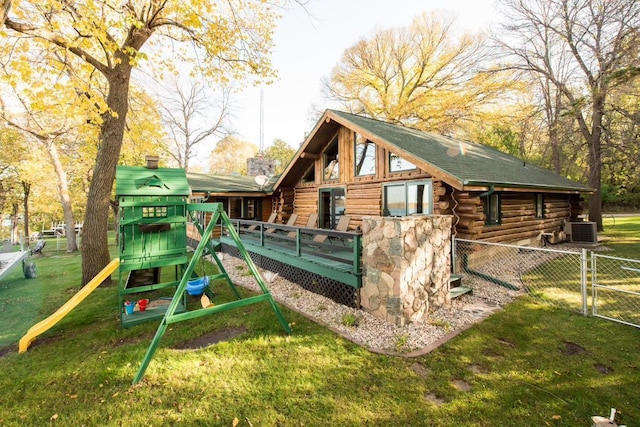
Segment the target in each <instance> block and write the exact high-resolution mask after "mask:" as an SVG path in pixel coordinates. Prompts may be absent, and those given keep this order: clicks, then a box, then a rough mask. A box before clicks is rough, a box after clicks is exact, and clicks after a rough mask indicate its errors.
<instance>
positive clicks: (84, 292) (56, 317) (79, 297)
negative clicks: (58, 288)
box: [18, 258, 120, 353]
mask: <svg viewBox="0 0 640 427" xmlns="http://www.w3.org/2000/svg"><path fill="white" fill-rule="evenodd" d="M119 265H120V259H119V258H116V259H114V260H113V261H111V262H110V263H109V264H107V266H106V267H105V268H103V269H102V271H100V273H98V274H97V275H96V277H94V278H93V279H91V280H90V281H89V283H87V284H86V285H84V286H83V287H82V289H80V290H79V291H78V293H76V294H75V295H74V296H72V297H71V299H70V300H69V301H67V302H66V303H64V305H63V306H62V307H60V308H59V309H58V310H57V311H56V312H55V313H53V314H52V315H51V316H49V317H47V318H46V319H44V320H42V321H41V322H38V323H36V324H35V325H33V326H32V327H31V329H29V330H28V331H27V333H26V334H25V335H24V336H23V337H22V338H20V342H19V343H18V353H24V352H25V351H27V349H28V348H29V346H30V345H31V343H32V342H33V341H34V340H35V339H36V337H37V336H38V335H41V334H43V333H44V332H46V331H48V330H49V329H51V328H52V327H53V326H54V325H55V324H56V323H58V322H59V321H60V320H61V319H62V318H63V317H65V316H66V315H67V314H69V312H70V311H71V310H73V309H74V308H76V307H77V306H78V304H80V303H81V302H82V301H84V299H85V298H86V297H87V296H89V294H90V293H91V292H93V291H94V289H96V288H97V287H98V286H100V284H101V283H102V282H104V281H105V279H106V278H107V277H109V276H111V273H113V272H114V271H116V269H117V268H118V266H119Z"/></svg>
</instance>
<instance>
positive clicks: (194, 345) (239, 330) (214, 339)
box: [173, 326, 248, 350]
mask: <svg viewBox="0 0 640 427" xmlns="http://www.w3.org/2000/svg"><path fill="white" fill-rule="evenodd" d="M247 330H248V329H247V328H246V327H244V326H238V327H235V328H226V329H222V330H220V331H213V332H210V333H208V334H205V335H202V336H200V337H198V338H196V339H193V340H191V341H187V342H183V343H180V344H177V345H175V346H174V347H173V348H174V349H175V350H197V349H199V348H204V347H208V346H210V345H213V344H217V343H219V342H222V341H228V340H230V339H232V338H235V337H237V336H238V335H242V334H244V333H245V332H247Z"/></svg>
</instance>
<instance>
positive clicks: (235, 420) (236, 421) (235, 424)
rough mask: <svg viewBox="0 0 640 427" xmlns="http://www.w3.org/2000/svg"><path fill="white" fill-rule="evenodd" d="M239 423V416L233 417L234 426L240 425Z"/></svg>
mask: <svg viewBox="0 0 640 427" xmlns="http://www.w3.org/2000/svg"><path fill="white" fill-rule="evenodd" d="M238 424H240V420H239V419H238V417H235V418H234V419H233V423H232V424H231V425H232V426H233V427H238Z"/></svg>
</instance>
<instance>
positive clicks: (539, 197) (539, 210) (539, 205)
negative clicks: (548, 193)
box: [534, 193, 544, 218]
mask: <svg viewBox="0 0 640 427" xmlns="http://www.w3.org/2000/svg"><path fill="white" fill-rule="evenodd" d="M534 197H535V199H534V200H535V204H536V218H544V195H543V194H542V193H537V194H536V195H535V196H534Z"/></svg>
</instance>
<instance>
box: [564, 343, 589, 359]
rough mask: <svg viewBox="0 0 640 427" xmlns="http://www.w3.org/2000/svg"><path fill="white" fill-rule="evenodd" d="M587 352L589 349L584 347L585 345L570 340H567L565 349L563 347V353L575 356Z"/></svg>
mask: <svg viewBox="0 0 640 427" xmlns="http://www.w3.org/2000/svg"><path fill="white" fill-rule="evenodd" d="M585 353H588V352H587V350H585V349H584V347H582V346H580V345H578V344H576V343H572V342H568V341H565V343H564V349H562V354H564V355H565V356H575V355H577V354H585Z"/></svg>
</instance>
